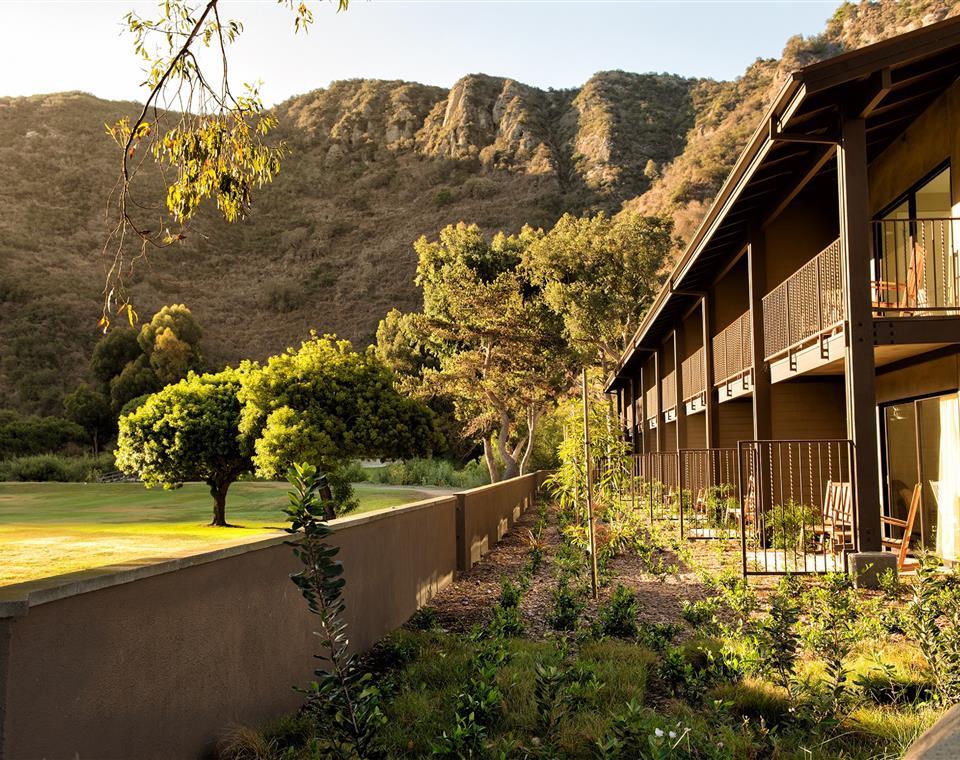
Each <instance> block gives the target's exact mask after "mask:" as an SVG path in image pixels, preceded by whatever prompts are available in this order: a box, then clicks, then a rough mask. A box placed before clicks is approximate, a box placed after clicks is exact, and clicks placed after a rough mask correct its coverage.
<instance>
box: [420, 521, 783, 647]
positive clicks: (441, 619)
mask: <svg viewBox="0 0 960 760" xmlns="http://www.w3.org/2000/svg"><path fill="white" fill-rule="evenodd" d="M537 519H538V515H537V511H536V510H533V509H531V510H528V511H527V512H526V513H525V514H524V515H522V516H521V518H520V520H518V521H517V524H516V525H515V526H514V527H513V528H512V529H511V531H510V532H509V533H508V534H507V535H506V536H504V538H503V539H502V540H501V541H500V543H499V544H497V546H496V547H495V548H494V549H493V550H492V551H491V552H490V553H489V554H487V555H486V556H485V557H484V558H483V559H482V560H481V561H480V562H479V563H478V564H476V565H474V567H473V568H471V569H470V570H468V571H465V572H462V573H458V574H457V577H456V579H455V580H454V582H453V583H452V584H451V585H450V586H448V587H447V588H445V589H444V590H443V591H441V592H440V594H438V595H437V596H436V597H434V599H433V600H432V601H431V603H430V605H429V607H430V608H431V609H432V610H433V611H434V613H435V615H436V619H437V623H438V624H439V625H440V627H441V628H443V629H444V630H448V631H456V632H467V631H469V630H470V629H471V628H472V627H473V626H475V625H480V624H484V623H486V622H487V621H488V620H489V619H490V616H491V615H492V613H493V608H494V607H495V606H496V604H497V602H498V600H499V598H500V586H501V583H502V582H503V579H504V578H509V579H511V580H513V581H516V579H517V578H518V576H519V575H520V572H521V570H522V568H523V566H524V564H525V563H526V561H527V559H528V558H529V556H530V546H529V542H530V531H531V530H532V529H533V527H534V525H535V524H536V522H537ZM541 540H542V541H543V542H545V543H546V544H547V545H548V547H549V548H548V549H547V551H546V552H545V556H544V560H543V562H542V563H541V565H540V568H539V569H538V570H537V572H536V573H535V574H534V576H533V578H532V579H531V583H530V588H529V590H528V591H527V592H526V593H525V594H524V595H523V598H522V601H521V603H520V611H521V614H522V616H523V620H524V627H525V629H526V632H527V635H529V636H531V637H534V638H540V637H542V636H544V635H545V634H546V633H547V631H548V630H549V626H548V624H547V622H546V621H547V617H548V615H549V613H550V611H551V609H552V608H553V590H554V588H555V586H556V574H555V571H554V567H553V559H552V555H553V553H554V552H553V549H554V548H555V547H556V546H557V545H558V544H559V542H560V536H559V532H558V530H557V526H556V521H555V519H553V517H551V520H550V523H549V525H548V527H547V529H546V530H545V531H544V535H543V536H542V537H541ZM686 547H687V548H686V550H683V551H684V553H685V554H686V555H687V556H686V559H685V560H684V559H681V558H679V557H677V555H676V554H675V553H674V552H672V551H669V550H667V551H665V552H663V553H662V555H661V556H662V558H663V562H664V564H665V565H666V566H668V567H676V568H677V570H676V571H675V572H669V573H667V574H665V575H660V576H658V575H653V574H651V573H649V572H647V570H646V567H645V566H644V564H643V561H642V559H641V558H640V557H639V556H638V555H637V554H636V553H635V552H625V553H624V554H622V555H620V556H618V557H615V558H614V559H612V560H611V561H610V563H609V565H608V568H607V577H608V578H609V579H610V580H609V582H607V583H606V584H604V585H601V587H600V589H599V594H598V598H597V599H596V600H593V599H591V598H589V595H588V598H587V608H586V610H585V614H586V615H587V616H589V617H592V616H593V615H594V613H595V612H596V610H597V607H598V606H599V605H600V604H602V603H603V602H605V601H606V600H607V599H609V597H610V595H611V594H612V593H613V591H614V589H615V588H616V586H617V585H618V584H621V583H622V584H623V585H625V586H627V587H628V588H630V589H632V590H633V591H634V592H635V593H636V595H637V599H638V601H639V603H640V619H641V620H645V621H648V622H651V623H670V622H676V621H677V620H679V613H680V610H681V608H682V605H683V602H684V601H687V600H689V601H695V600H698V599H704V598H705V597H706V596H707V589H706V587H705V585H704V583H703V576H702V573H703V572H704V571H709V572H710V573H712V574H716V573H717V572H719V571H720V570H722V569H724V568H738V567H739V562H740V543H739V541H737V540H732V541H721V540H697V541H690V540H688V541H686ZM774 583H775V579H773V578H755V579H751V586H754V587H756V588H757V589H758V591H760V592H761V593H762V592H763V591H765V590H767V589H769V588H771V587H772V586H773V584H774Z"/></svg>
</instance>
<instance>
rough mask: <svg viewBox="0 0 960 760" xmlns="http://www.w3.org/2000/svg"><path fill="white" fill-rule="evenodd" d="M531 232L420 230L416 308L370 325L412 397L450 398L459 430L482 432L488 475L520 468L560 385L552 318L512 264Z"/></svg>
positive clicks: (561, 346) (564, 376) (558, 335)
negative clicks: (429, 233) (431, 236)
mask: <svg viewBox="0 0 960 760" xmlns="http://www.w3.org/2000/svg"><path fill="white" fill-rule="evenodd" d="M540 236H542V233H541V232H538V231H535V230H533V229H530V228H524V229H523V230H522V231H521V232H520V234H519V235H515V236H507V235H503V234H498V235H496V236H494V237H493V239H492V240H488V239H487V238H486V237H485V236H484V235H483V233H482V232H481V231H480V229H479V227H477V226H476V225H470V226H468V225H466V224H463V223H461V224H458V225H456V226H452V225H451V226H448V227H446V228H445V229H443V230H442V231H441V232H440V236H439V238H438V239H437V240H436V241H429V240H427V239H426V238H425V237H423V238H421V239H420V240H418V241H417V242H416V244H415V245H414V247H415V249H416V251H417V255H418V258H419V264H418V267H417V284H418V285H419V286H420V287H421V288H422V289H423V302H424V307H423V312H422V313H421V314H415V315H409V316H407V317H406V318H405V320H406V321H405V322H404V323H402V324H401V323H400V322H399V318H398V317H395V316H392V317H388V319H387V320H385V321H384V322H383V323H381V329H380V330H379V331H378V341H379V343H378V350H379V351H380V354H381V355H382V356H384V357H385V358H387V359H388V360H390V361H391V362H392V364H393V366H394V367H395V368H396V369H397V370H398V371H401V372H407V373H413V374H412V377H411V376H410V375H409V374H408V380H407V383H408V384H411V385H412V386H413V387H415V389H416V392H417V393H418V395H420V396H422V397H430V396H435V395H442V396H446V397H447V398H449V399H451V400H452V402H453V405H454V409H455V412H456V415H457V417H458V419H459V420H460V421H461V424H462V425H463V432H464V434H465V435H478V436H480V437H481V438H482V440H483V446H484V457H485V459H486V463H487V468H488V470H489V472H490V478H491V480H493V481H498V480H501V479H504V478H509V477H513V476H515V475H517V474H520V473H522V472H523V471H524V469H525V465H526V462H527V460H528V458H529V456H530V452H531V451H532V448H533V443H534V437H535V436H536V431H537V424H538V422H539V421H540V418H541V416H542V415H543V413H544V412H545V411H546V410H547V409H548V408H549V405H550V404H551V403H552V401H553V400H554V399H555V398H556V396H557V395H558V394H559V393H560V392H561V391H562V390H563V389H564V388H565V387H566V385H567V384H568V383H569V377H570V374H569V373H570V369H571V367H570V361H569V360H570V356H569V353H568V350H567V344H566V341H565V340H564V338H563V335H562V322H561V320H560V319H559V318H558V317H557V315H556V314H555V313H554V312H553V311H551V309H550V308H549V307H548V305H547V303H546V301H545V300H544V298H543V293H542V291H541V289H540V288H539V287H536V286H535V285H534V284H533V283H531V282H530V280H529V279H528V278H527V277H526V276H525V272H524V270H522V269H521V268H520V267H519V264H520V261H521V258H522V255H523V252H524V250H525V249H526V248H527V247H528V246H529V245H531V244H532V243H533V241H535V240H537V239H538V238H539V237H540ZM405 342H406V344H407V347H406V348H404V347H403V346H404V343H405ZM411 346H412V347H411ZM424 355H426V356H428V357H429V358H421V357H423V356H424Z"/></svg>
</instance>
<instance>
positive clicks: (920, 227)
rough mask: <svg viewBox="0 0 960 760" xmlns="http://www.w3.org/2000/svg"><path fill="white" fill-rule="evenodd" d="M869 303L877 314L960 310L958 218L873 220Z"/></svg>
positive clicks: (905, 314)
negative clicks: (871, 295) (872, 252)
mask: <svg viewBox="0 0 960 760" xmlns="http://www.w3.org/2000/svg"><path fill="white" fill-rule="evenodd" d="M873 229H874V252H875V255H874V261H873V273H872V285H873V288H872V294H873V306H874V310H875V311H876V312H877V313H878V315H883V316H923V315H925V314H948V315H957V314H958V313H960V268H958V266H957V263H958V262H957V258H958V257H957V242H956V241H957V238H958V237H960V220H958V219H885V220H882V221H877V222H874V223H873Z"/></svg>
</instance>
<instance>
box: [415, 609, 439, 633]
mask: <svg viewBox="0 0 960 760" xmlns="http://www.w3.org/2000/svg"><path fill="white" fill-rule="evenodd" d="M408 622H409V625H410V627H411V628H413V629H414V630H416V631H433V630H435V629H436V628H437V627H438V626H439V624H438V623H437V611H436V610H435V609H433V607H421V608H420V609H419V610H417V611H416V612H414V613H413V615H411V616H410V620H409V621H408Z"/></svg>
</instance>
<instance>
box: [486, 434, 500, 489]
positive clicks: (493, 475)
mask: <svg viewBox="0 0 960 760" xmlns="http://www.w3.org/2000/svg"><path fill="white" fill-rule="evenodd" d="M483 459H484V461H485V462H486V463H487V472H488V473H490V482H491V483H499V482H500V477H501V476H500V468H499V467H497V458H496V456H494V453H493V443H491V441H490V438H484V439H483Z"/></svg>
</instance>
